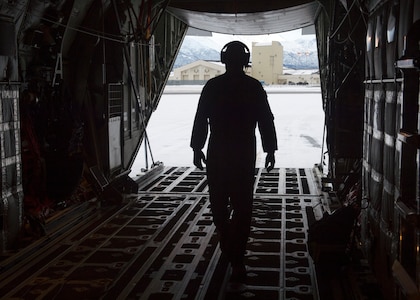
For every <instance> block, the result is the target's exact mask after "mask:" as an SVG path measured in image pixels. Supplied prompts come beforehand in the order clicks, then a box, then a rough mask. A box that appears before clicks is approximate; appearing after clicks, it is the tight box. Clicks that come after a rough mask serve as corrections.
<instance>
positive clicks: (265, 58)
mask: <svg viewBox="0 0 420 300" xmlns="http://www.w3.org/2000/svg"><path fill="white" fill-rule="evenodd" d="M281 74H283V46H282V45H281V44H280V42H277V41H272V42H271V43H255V42H254V43H252V77H254V78H256V79H258V80H259V81H261V82H264V83H265V84H278V77H279V75H281Z"/></svg>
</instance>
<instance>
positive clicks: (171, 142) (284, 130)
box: [130, 86, 325, 177]
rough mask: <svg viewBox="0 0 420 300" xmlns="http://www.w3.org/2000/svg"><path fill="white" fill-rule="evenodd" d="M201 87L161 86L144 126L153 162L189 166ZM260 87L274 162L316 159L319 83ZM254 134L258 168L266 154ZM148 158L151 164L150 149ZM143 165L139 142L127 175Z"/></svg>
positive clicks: (299, 163) (298, 164)
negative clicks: (270, 122)
mask: <svg viewBox="0 0 420 300" xmlns="http://www.w3.org/2000/svg"><path fill="white" fill-rule="evenodd" d="M201 89H202V87H201V86H167V87H166V89H165V91H164V93H163V95H162V98H161V100H160V103H159V105H158V108H157V109H156V111H155V112H154V113H153V115H152V117H151V119H150V122H149V125H148V128H147V134H148V137H149V141H150V147H151V149H152V155H153V159H154V161H155V162H157V161H159V162H162V163H163V164H164V165H165V166H178V167H181V166H186V167H188V166H193V163H192V158H193V153H192V150H191V148H190V147H189V144H190V137H191V130H192V124H193V120H194V115H195V111H196V109H197V104H198V99H199V97H200V92H201ZM265 89H266V91H267V94H268V100H269V103H270V106H271V110H272V112H273V114H274V121H275V127H276V131H277V139H278V151H276V167H292V168H311V167H313V166H314V164H317V163H320V161H321V156H322V150H323V149H322V137H323V124H324V112H323V110H322V100H321V93H320V88H319V87H307V86H293V87H290V86H279V87H273V86H269V87H266V88H265ZM256 135H257V143H258V144H257V165H256V166H257V167H263V166H264V160H265V153H264V152H263V151H262V147H261V142H260V138H259V132H258V130H257V131H256ZM324 151H325V150H324ZM148 161H149V167H150V164H151V157H150V154H149V159H148ZM145 166H146V164H145V150H144V146H143V145H142V147H141V149H140V150H139V153H138V155H137V158H136V160H135V162H134V164H133V166H132V172H131V174H130V176H132V177H135V176H137V175H139V174H141V173H142V169H144V168H145Z"/></svg>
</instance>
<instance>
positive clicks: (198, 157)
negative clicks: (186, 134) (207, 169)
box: [194, 150, 206, 170]
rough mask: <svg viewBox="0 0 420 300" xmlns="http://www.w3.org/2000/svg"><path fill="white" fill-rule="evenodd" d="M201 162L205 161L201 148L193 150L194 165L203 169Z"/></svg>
mask: <svg viewBox="0 0 420 300" xmlns="http://www.w3.org/2000/svg"><path fill="white" fill-rule="evenodd" d="M202 162H203V163H206V156H205V155H204V153H203V151H201V150H194V166H196V167H197V168H199V169H200V170H203V169H204V168H203V164H202Z"/></svg>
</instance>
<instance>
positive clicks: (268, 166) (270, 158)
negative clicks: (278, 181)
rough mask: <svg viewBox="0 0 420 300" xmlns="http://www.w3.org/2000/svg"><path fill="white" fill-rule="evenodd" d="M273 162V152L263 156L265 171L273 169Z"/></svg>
mask: <svg viewBox="0 0 420 300" xmlns="http://www.w3.org/2000/svg"><path fill="white" fill-rule="evenodd" d="M275 162H276V160H275V158H274V152H270V153H267V156H266V157H265V168H266V169H267V172H270V171H271V170H273V168H274V164H275Z"/></svg>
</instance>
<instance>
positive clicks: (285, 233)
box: [0, 167, 321, 300]
mask: <svg viewBox="0 0 420 300" xmlns="http://www.w3.org/2000/svg"><path fill="white" fill-rule="evenodd" d="M320 201H321V199H320V196H319V192H318V190H317V188H316V185H315V179H314V175H313V173H312V170H311V169H274V170H273V171H271V172H270V173H266V172H265V169H257V170H256V184H255V202H254V215H253V223H252V229H251V235H250V239H249V244H248V252H247V254H246V265H247V267H248V273H247V289H246V290H245V291H242V292H232V291H230V290H229V289H227V283H228V279H229V274H230V268H229V265H228V264H227V263H226V262H225V261H224V260H223V259H221V256H220V249H219V246H218V243H217V239H216V235H215V227H214V225H213V224H212V217H211V213H210V209H209V201H208V194H207V184H206V178H205V173H204V172H203V171H199V170H197V169H195V168H189V167H185V168H183V167H165V168H163V170H162V172H160V173H158V174H155V175H154V176H153V177H151V178H149V179H148V180H147V181H145V182H143V183H142V184H141V185H140V187H139V192H138V194H136V195H130V196H129V197H127V199H126V201H125V202H124V204H121V205H118V206H111V207H103V208H100V209H98V208H92V207H91V206H85V207H84V208H83V209H82V211H79V212H77V215H78V216H79V217H78V219H77V221H70V220H69V221H68V222H66V224H65V225H61V228H60V227H59V228H57V229H56V231H55V232H56V234H54V235H52V236H48V237H46V238H44V239H41V240H40V241H39V242H37V243H35V244H34V245H31V246H30V247H28V249H25V250H23V251H20V252H19V253H18V254H16V255H15V256H12V257H10V258H8V259H7V260H5V261H3V262H2V273H1V282H0V295H3V298H4V299H6V298H7V299H159V300H160V299H162V300H165V299H211V300H214V299H264V300H270V299H318V298H319V297H318V288H317V283H316V276H315V270H314V267H313V264H312V259H311V258H310V256H309V254H308V249H307V246H306V237H307V227H308V224H307V218H306V211H305V208H306V207H309V206H312V207H315V206H317V205H319V204H320ZM79 209H81V208H79ZM83 214H85V216H84V217H83V218H81V217H80V216H81V215H83ZM66 226H67V227H66Z"/></svg>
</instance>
